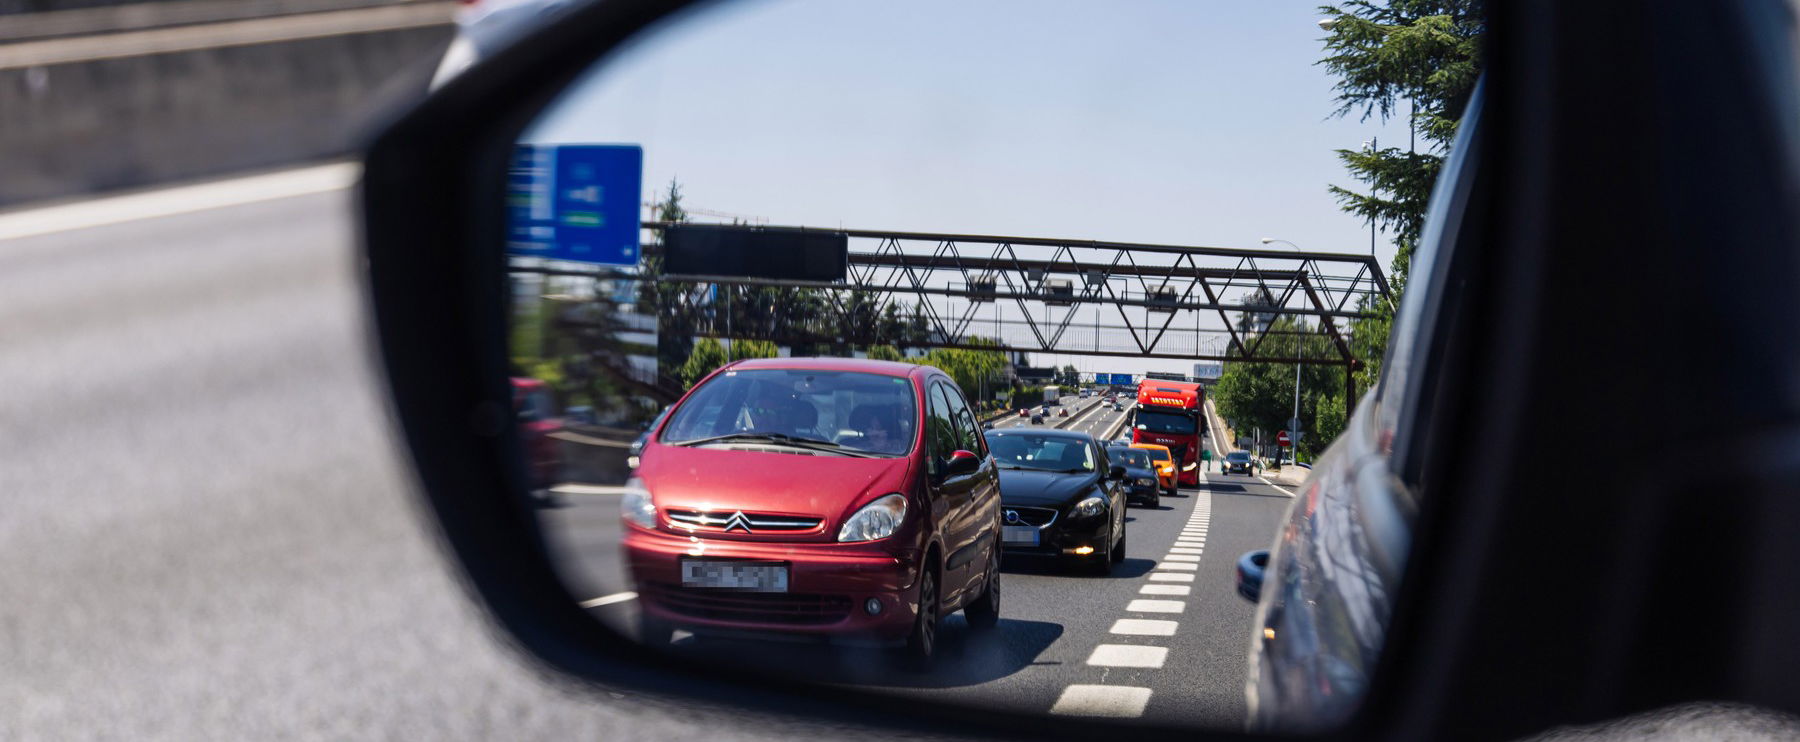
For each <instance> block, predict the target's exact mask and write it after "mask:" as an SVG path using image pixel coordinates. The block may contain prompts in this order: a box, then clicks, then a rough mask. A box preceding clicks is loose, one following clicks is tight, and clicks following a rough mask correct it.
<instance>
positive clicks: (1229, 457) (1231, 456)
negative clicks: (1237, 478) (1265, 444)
mask: <svg viewBox="0 0 1800 742" xmlns="http://www.w3.org/2000/svg"><path fill="white" fill-rule="evenodd" d="M1225 460H1226V461H1249V460H1250V454H1249V453H1248V452H1245V451H1232V452H1231V453H1228V454H1225Z"/></svg>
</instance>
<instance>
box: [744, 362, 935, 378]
mask: <svg viewBox="0 0 1800 742" xmlns="http://www.w3.org/2000/svg"><path fill="white" fill-rule="evenodd" d="M726 368H729V369H732V370H734V371H746V370H753V369H769V370H778V371H859V372H862V373H866V374H880V375H882V376H911V375H913V374H915V373H920V372H921V371H924V370H925V369H929V368H931V367H929V366H921V365H919V364H916V363H906V362H903V361H875V360H870V359H867V358H747V359H744V360H741V361H738V362H737V363H734V364H731V365H730V366H727V367H726Z"/></svg>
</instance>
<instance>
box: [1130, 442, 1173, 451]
mask: <svg viewBox="0 0 1800 742" xmlns="http://www.w3.org/2000/svg"><path fill="white" fill-rule="evenodd" d="M1131 447H1132V448H1147V449H1150V450H1152V451H1167V450H1169V447H1168V446H1165V445H1163V444H1161V443H1133V444H1131Z"/></svg>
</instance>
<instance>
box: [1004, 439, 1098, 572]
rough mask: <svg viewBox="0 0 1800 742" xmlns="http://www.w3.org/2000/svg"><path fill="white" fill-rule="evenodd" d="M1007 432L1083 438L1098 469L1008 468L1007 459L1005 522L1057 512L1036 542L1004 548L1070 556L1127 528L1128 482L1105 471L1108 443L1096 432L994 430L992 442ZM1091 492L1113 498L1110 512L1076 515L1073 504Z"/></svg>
mask: <svg viewBox="0 0 1800 742" xmlns="http://www.w3.org/2000/svg"><path fill="white" fill-rule="evenodd" d="M1006 436H1021V437H1025V436H1029V437H1045V438H1056V439H1067V440H1069V441H1078V442H1080V443H1081V444H1082V445H1086V446H1089V447H1091V448H1092V449H1093V453H1094V455H1095V456H1096V471H1092V472H1081V473H1063V472H1052V471H1043V470H1035V469H1014V468H1006V467H1005V466H1004V465H1002V467H1001V469H1000V497H1001V511H1002V517H1003V518H1004V519H1005V521H1004V522H1005V523H1006V524H1008V525H1019V524H1020V520H1018V518H1020V517H1023V518H1024V520H1025V522H1026V523H1027V524H1031V525H1036V523H1032V522H1030V521H1031V519H1032V518H1041V517H1042V516H1043V513H1045V512H1054V516H1053V517H1050V518H1049V520H1048V522H1046V523H1044V524H1043V526H1042V527H1041V528H1040V529H1039V530H1040V532H1041V535H1040V536H1039V543H1038V545H1037V546H1035V547H1033V546H1023V545H1016V544H1008V545H1006V546H1005V548H1004V551H1005V553H1007V554H1012V555H1028V556H1068V555H1070V554H1071V553H1072V552H1073V550H1075V549H1077V548H1080V547H1082V546H1091V547H1094V548H1095V549H1096V551H1098V550H1100V549H1101V548H1103V546H1104V545H1105V543H1106V539H1105V537H1107V536H1109V535H1110V536H1116V535H1117V534H1120V533H1123V532H1124V530H1123V529H1124V528H1125V527H1126V526H1125V521H1124V512H1125V506H1126V499H1125V495H1126V493H1125V488H1124V487H1123V486H1122V483H1121V482H1118V481H1116V480H1113V479H1110V478H1108V477H1107V476H1106V474H1107V472H1106V469H1107V468H1108V467H1107V464H1106V461H1107V459H1106V455H1105V447H1104V446H1101V445H1100V444H1099V442H1098V441H1096V440H1095V439H1094V437H1093V436H1091V435H1089V434H1087V433H1079V432H1075V431H1067V430H1041V429H1014V430H994V431H990V432H989V433H988V440H989V441H990V444H993V442H994V441H995V440H997V439H998V438H1002V437H1006ZM1090 496H1099V497H1102V498H1105V499H1106V501H1107V503H1108V506H1107V510H1106V512H1105V513H1104V514H1102V515H1100V516H1095V517H1091V518H1076V517H1073V516H1071V515H1070V509H1071V508H1072V507H1073V506H1074V505H1075V503H1077V502H1079V501H1081V500H1084V499H1086V498H1088V497H1090ZM1115 540H1116V539H1115Z"/></svg>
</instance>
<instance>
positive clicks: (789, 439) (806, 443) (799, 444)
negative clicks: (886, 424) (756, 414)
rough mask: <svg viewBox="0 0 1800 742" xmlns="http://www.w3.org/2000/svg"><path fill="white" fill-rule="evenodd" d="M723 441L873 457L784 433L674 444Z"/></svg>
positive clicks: (715, 438)
mask: <svg viewBox="0 0 1800 742" xmlns="http://www.w3.org/2000/svg"><path fill="white" fill-rule="evenodd" d="M725 441H762V442H766V443H779V444H781V445H784V446H793V447H795V448H817V449H825V450H829V451H831V452H833V453H841V454H844V455H845V456H860V457H863V458H871V457H873V454H868V453H864V452H862V451H859V450H856V449H851V448H845V447H844V445H843V444H841V443H833V442H831V441H827V440H820V439H818V438H803V437H800V436H794V435H788V434H786V433H727V434H725V435H715V436H712V437H710V438H696V439H694V440H691V441H682V442H680V443H677V444H675V445H677V446H698V445H702V444H706V443H721V442H725Z"/></svg>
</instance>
